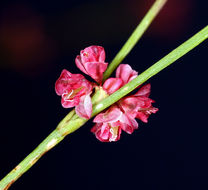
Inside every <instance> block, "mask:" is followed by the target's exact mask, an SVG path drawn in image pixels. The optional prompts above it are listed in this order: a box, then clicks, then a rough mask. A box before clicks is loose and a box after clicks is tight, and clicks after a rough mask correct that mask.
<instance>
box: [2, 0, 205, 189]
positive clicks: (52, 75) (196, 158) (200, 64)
mask: <svg viewBox="0 0 208 190" xmlns="http://www.w3.org/2000/svg"><path fill="white" fill-rule="evenodd" d="M151 3H153V1H151V0H142V1H139V0H132V1H128V0H120V1H119V0H115V1H110V0H107V1H95V0H85V1H84V0H73V1H62V0H61V1H37V0H36V1H35V0H34V1H33V0H31V1H5V2H1V3H0V4H1V6H0V69H1V70H0V71H1V73H0V78H1V99H0V105H1V117H0V118H1V120H0V129H1V130H0V150H1V153H0V178H2V177H4V176H5V175H6V173H8V172H9V171H10V170H11V169H13V167H15V166H16V165H17V164H18V162H20V161H21V160H22V159H23V158H24V157H25V156H26V155H27V154H29V153H30V152H31V151H32V150H33V149H34V148H35V147H36V146H37V145H38V144H39V143H40V142H41V141H42V140H43V139H44V138H45V137H46V136H47V135H48V134H49V133H50V132H51V131H52V130H53V129H54V128H55V127H56V125H57V124H58V123H59V121H60V120H61V119H62V118H63V117H64V116H65V115H66V114H67V113H68V111H69V110H67V109H64V108H62V106H61V104H60V97H58V96H57V95H56V94H55V91H54V83H55V81H56V79H57V78H58V77H59V75H60V72H61V71H62V69H64V68H65V69H68V70H70V71H71V72H73V73H78V72H79V70H78V69H77V68H76V66H75V64H74V59H75V57H76V55H78V54H79V51H80V50H81V49H83V48H85V47H87V46H90V45H93V44H94V45H101V46H103V47H104V48H105V50H106V61H107V62H110V61H111V60H112V58H113V57H114V56H115V54H116V53H117V52H118V51H119V49H120V48H121V46H122V45H123V44H124V42H125V40H126V39H127V38H128V36H129V35H130V34H131V32H132V31H133V29H134V28H135V27H136V25H137V23H138V22H139V21H140V20H141V18H142V16H144V13H145V12H146V11H147V10H148V8H149V7H150V5H151ZM207 19H208V13H207V2H206V1H203V0H182V1H180V0H172V1H171V0H169V2H168V3H167V5H166V6H165V7H164V9H163V10H162V11H161V14H160V15H159V16H158V17H157V19H156V20H155V22H154V23H153V24H152V25H151V26H150V28H149V29H148V31H147V32H146V33H145V35H144V37H143V38H142V39H141V41H140V42H139V44H137V45H136V47H135V48H134V49H133V50H132V52H131V53H130V54H129V55H128V56H127V58H126V59H125V60H124V63H128V64H130V65H131V66H132V67H133V69H135V70H138V71H140V72H142V71H144V70H145V69H146V68H148V67H149V66H151V65H152V64H153V63H155V62H156V61H158V60H159V59H160V58H162V57H163V56H165V55H166V54H167V53H168V52H170V51H171V50H173V49H174V48H176V47H177V46H178V45H180V44H181V43H182V42H184V41H185V40H187V39H188V38H189V37H191V36H192V35H194V34H195V33H196V32H198V31H199V30H200V29H202V28H203V27H204V26H206V25H207ZM207 52H208V46H207V41H206V42H204V43H203V44H201V45H199V46H198V47H197V48H195V49H194V50H192V51H191V52H189V53H188V54H187V55H185V56H184V57H183V58H181V59H180V60H178V61H176V62H175V63H174V64H173V65H171V66H170V67H169V68H167V69H165V70H164V71H162V72H161V73H159V74H158V75H156V76H155V77H153V78H152V79H150V80H149V82H150V83H151V85H152V92H151V98H152V99H154V100H155V101H156V103H155V104H154V106H155V107H158V108H159V112H158V113H156V114H154V115H152V116H151V117H150V119H149V122H148V123H147V124H144V123H142V122H139V124H140V128H139V129H138V130H137V131H135V132H134V133H133V134H132V135H127V134H125V133H122V136H121V139H120V141H119V142H116V143H101V142H99V141H98V140H97V139H96V138H95V137H94V135H93V134H91V132H90V128H91V127H92V125H93V123H92V122H88V123H87V124H86V125H85V126H83V127H82V128H81V129H79V130H78V131H76V132H75V133H73V134H71V135H70V136H68V137H66V139H65V140H64V141H63V142H61V143H60V144H59V145H58V146H57V147H55V148H54V149H53V150H51V151H50V152H49V153H47V154H46V155H44V157H43V158H42V159H41V160H40V161H39V162H38V163H36V165H35V166H34V167H33V168H32V169H31V170H29V171H28V172H27V173H26V174H24V175H23V176H22V177H21V178H20V179H19V180H18V181H17V182H15V184H14V185H13V186H12V187H11V189H14V190H23V189H27V190H28V189H30V190H33V189H51V190H52V189H53V190H58V189H96V190H99V189H142V190H143V189H144V190H153V189H154V190H162V189H166V190H167V189H170V190H172V189H173V190H176V189H177V190H180V189H200V190H202V189H207V188H208V182H207V177H208V176H207V171H208V164H207V160H208V153H207V145H208V140H207V135H208V129H207V127H208V125H207V115H208V111H207V110H208V109H207V108H208V103H207V95H208V94H207V69H208V67H207V63H208V62H207V59H208V57H207Z"/></svg>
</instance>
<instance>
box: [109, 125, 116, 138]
mask: <svg viewBox="0 0 208 190" xmlns="http://www.w3.org/2000/svg"><path fill="white" fill-rule="evenodd" d="M110 133H111V134H112V137H111V138H110V139H109V141H115V140H116V138H117V137H118V126H117V127H111V128H110Z"/></svg>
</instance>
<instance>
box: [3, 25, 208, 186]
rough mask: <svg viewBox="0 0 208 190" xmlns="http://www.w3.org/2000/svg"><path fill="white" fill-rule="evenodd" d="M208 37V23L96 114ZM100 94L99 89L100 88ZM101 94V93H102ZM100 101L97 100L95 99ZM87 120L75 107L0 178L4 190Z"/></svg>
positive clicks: (101, 105) (96, 107) (99, 106)
mask: <svg viewBox="0 0 208 190" xmlns="http://www.w3.org/2000/svg"><path fill="white" fill-rule="evenodd" d="M207 38H208V26H206V27H205V28H204V29H202V30H201V31H199V32H198V33H197V34H195V35H194V36H193V37H192V38H190V39H189V40H187V41H186V42H184V43H183V44H182V45H180V46H179V47H178V48H176V49H175V50H173V51H172V52H170V53H169V54H168V55H166V56H165V57H164V58H162V59H161V60H159V61H158V62H157V63H155V64H154V65H152V66H151V67H150V68H148V69H147V70H146V71H144V72H143V73H142V74H140V75H139V76H138V77H137V78H135V79H134V80H132V81H131V82H129V83H128V84H126V85H125V86H124V87H122V88H120V89H119V90H118V91H116V92H115V93H113V94H112V95H110V96H109V97H107V98H105V99H104V100H102V101H101V102H100V103H98V104H96V105H94V106H93V113H92V117H93V116H95V115H96V114H98V113H99V112H101V111H103V110H104V109H105V108H107V107H108V106H110V105H112V104H113V103H115V102H116V101H118V100H119V99H120V98H122V97H124V96H125V95H127V94H128V93H129V92H131V91H132V90H134V89H135V88H137V87H138V86H139V85H141V84H142V83H144V82H145V81H147V80H148V79H149V78H151V77H152V76H154V75H156V74H157V73H158V72H160V71H161V70H163V69H164V68H166V67H167V66H169V65H170V64H172V63H173V62H174V61H176V60H177V59H179V58H180V57H182V56H183V55H185V54H186V53H187V52H189V51H190V50H192V49H193V48H194V47H196V46H197V45H199V44H200V43H201V42H203V41H204V40H205V39H207ZM98 93H99V91H98ZM98 97H100V95H99V96H98ZM95 103H96V101H95ZM86 121H87V119H83V118H80V117H78V116H77V115H76V114H75V112H74V110H72V111H71V112H70V113H69V114H68V115H67V116H66V117H65V118H64V119H63V120H62V121H61V122H60V124H59V125H58V127H57V128H56V129H55V130H54V131H53V132H52V133H51V134H50V135H49V136H48V137H47V138H46V139H45V140H44V141H43V142H42V143H41V144H40V145H39V146H38V147H37V148H36V149H35V150H34V151H33V152H32V153H30V154H29V155H28V156H27V157H26V158H25V159H24V160H23V161H22V162H21V163H20V164H19V165H18V166H16V168H15V169H13V170H12V171H11V172H10V173H9V174H8V175H7V176H6V177H5V178H3V179H2V181H0V190H7V189H8V188H9V187H10V186H11V185H12V184H13V183H14V182H15V181H16V180H17V179H18V178H19V177H20V176H21V175H22V174H23V173H24V172H26V171H27V170H28V169H30V168H31V167H32V166H33V165H34V164H35V163H36V162H37V161H38V160H39V159H40V158H41V157H42V156H43V155H44V154H45V153H46V152H47V151H49V150H50V149H51V148H53V147H54V146H55V145H57V144H58V143H59V142H60V141H61V140H63V139H64V137H65V136H66V135H68V134H70V133H72V132H74V131H75V130H77V129H78V128H80V127H81V126H82V125H83V124H84V123H85V122H86Z"/></svg>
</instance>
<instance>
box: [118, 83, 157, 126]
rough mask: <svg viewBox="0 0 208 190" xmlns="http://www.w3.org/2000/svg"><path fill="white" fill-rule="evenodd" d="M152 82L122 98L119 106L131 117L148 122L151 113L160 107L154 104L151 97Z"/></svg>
mask: <svg viewBox="0 0 208 190" xmlns="http://www.w3.org/2000/svg"><path fill="white" fill-rule="evenodd" d="M150 88H151V86H150V84H147V85H145V86H143V87H141V88H140V89H139V90H138V92H137V93H136V94H134V95H130V96H127V97H124V98H122V99H121V100H120V101H119V102H118V104H119V107H120V108H121V109H122V110H123V112H124V113H125V114H127V115H128V116H129V117H131V118H137V119H140V120H141V121H143V122H145V123H147V121H148V117H149V115H151V114H152V113H156V112H157V111H158V108H155V107H153V106H152V103H154V100H152V99H150V98H149V95H150Z"/></svg>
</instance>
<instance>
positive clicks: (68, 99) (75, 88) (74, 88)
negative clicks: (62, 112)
mask: <svg viewBox="0 0 208 190" xmlns="http://www.w3.org/2000/svg"><path fill="white" fill-rule="evenodd" d="M55 90H56V93H57V94H58V95H59V96H61V97H62V98H61V104H62V106H63V107H64V108H71V107H74V106H77V108H76V113H77V114H78V115H79V116H81V117H84V118H90V116H91V113H92V103H91V98H90V96H89V95H90V93H91V91H92V84H91V83H90V82H89V81H87V80H86V79H85V78H84V76H83V75H81V74H72V73H70V72H69V71H67V70H66V69H64V70H63V71H62V73H61V75H60V77H59V78H58V80H57V81H56V84H55Z"/></svg>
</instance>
